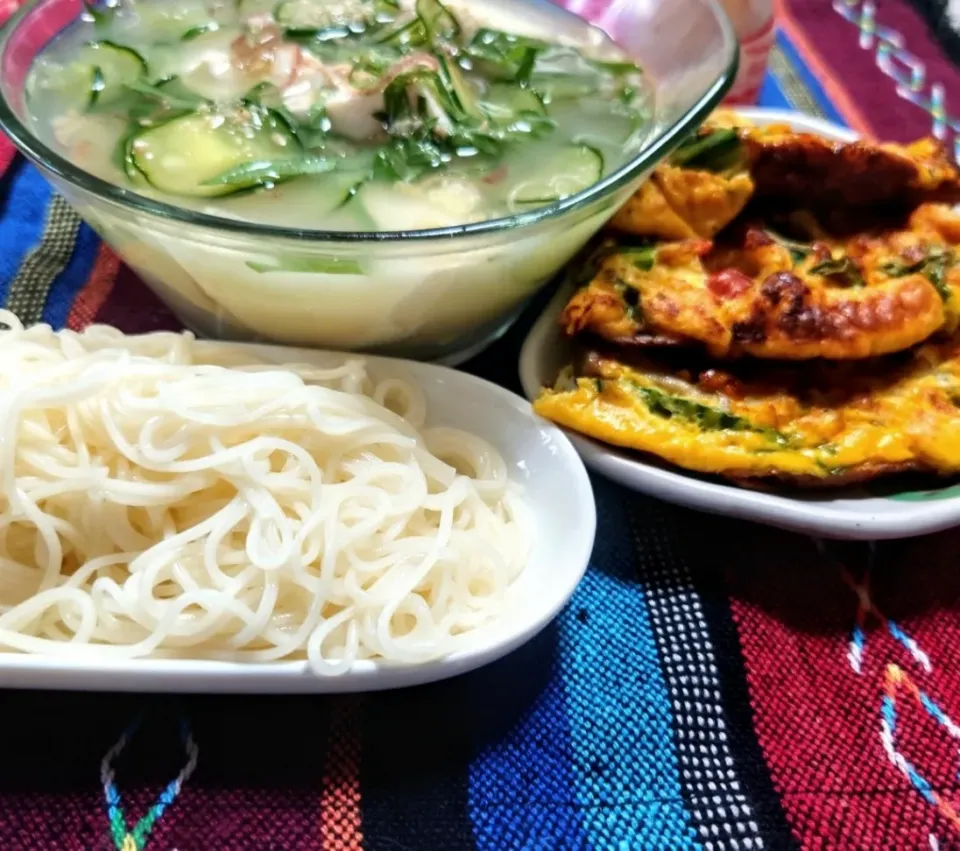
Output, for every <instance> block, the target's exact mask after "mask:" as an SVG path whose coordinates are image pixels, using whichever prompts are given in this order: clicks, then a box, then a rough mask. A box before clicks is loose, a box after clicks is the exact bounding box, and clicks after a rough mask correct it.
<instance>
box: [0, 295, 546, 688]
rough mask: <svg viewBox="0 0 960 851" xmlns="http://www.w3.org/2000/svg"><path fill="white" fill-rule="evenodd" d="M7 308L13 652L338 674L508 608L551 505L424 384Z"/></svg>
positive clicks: (9, 633)
mask: <svg viewBox="0 0 960 851" xmlns="http://www.w3.org/2000/svg"><path fill="white" fill-rule="evenodd" d="M0 321H2V322H3V323H5V324H6V325H7V326H8V327H9V330H7V331H0V650H8V651H23V652H27V653H40V654H48V655H60V656H64V655H69V656H71V657H75V658H87V659H90V658H93V659H121V658H138V657H154V658H156V657H167V658H171V657H172V658H190V659H219V660H230V661H241V662H269V661H276V660H287V659H303V658H306V659H307V660H308V661H309V663H310V666H311V667H312V668H313V669H314V670H315V671H317V672H320V673H325V674H336V673H341V672H345V671H347V670H349V669H350V668H351V666H353V665H354V663H355V662H357V661H358V660H363V659H374V660H380V661H384V662H388V663H400V664H416V663H422V662H425V661H428V660H431V659H436V658H439V657H443V656H446V655H448V654H450V653H453V652H456V651H458V650H461V649H464V648H466V647H468V646H470V643H471V642H472V641H475V640H476V636H477V634H478V630H482V629H483V628H485V627H487V626H489V625H490V624H492V623H493V622H495V621H496V619H497V618H498V616H500V615H501V614H502V612H503V610H504V608H505V606H506V603H507V601H508V598H509V594H510V590H511V587H512V585H513V583H514V582H515V580H516V579H517V577H518V576H519V575H520V573H521V571H522V570H523V568H524V565H525V563H526V561H527V558H528V555H529V552H530V547H531V524H530V521H529V518H528V514H527V510H526V508H525V506H524V504H523V502H522V499H521V497H520V495H519V493H518V489H517V487H516V485H514V484H513V483H512V482H511V481H510V480H509V479H508V476H507V468H506V464H505V462H504V460H503V458H502V457H501V455H500V454H499V453H498V451H497V450H496V449H495V448H494V447H492V446H490V445H489V444H487V443H486V442H485V441H484V440H482V439H481V438H479V437H476V436H474V435H470V434H467V433H465V432H462V431H458V430H454V429H448V428H438V427H428V426H427V424H426V423H427V421H428V411H427V410H426V403H425V398H424V395H423V393H422V391H421V390H420V389H419V388H418V387H417V386H416V385H415V384H413V383H410V382H407V381H403V380H400V379H398V378H390V379H387V380H383V381H380V382H377V381H375V380H374V379H373V378H372V377H371V376H370V375H369V374H368V372H367V370H366V368H365V365H364V362H363V360H362V359H351V360H347V361H345V362H344V363H342V364H341V365H339V366H337V367H335V368H329V369H320V368H317V367H312V366H296V365H284V366H278V365H275V364H262V363H261V364H250V359H251V356H250V355H249V354H248V353H246V352H244V351H243V350H242V349H238V348H232V347H229V346H224V345H223V344H205V343H202V342H198V341H196V340H194V339H193V337H192V336H191V335H189V334H172V333H154V334H147V335H142V336H125V335H123V334H122V333H120V332H119V331H117V330H115V329H112V328H107V327H103V326H94V327H91V328H88V329H87V330H86V331H84V332H81V333H75V332H71V331H61V332H54V331H52V330H51V329H50V328H49V327H48V326H45V325H39V326H34V327H31V328H23V326H22V325H21V324H20V322H19V321H18V320H17V318H16V317H15V316H14V315H13V314H11V313H9V312H7V311H0Z"/></svg>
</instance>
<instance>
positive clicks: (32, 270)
mask: <svg viewBox="0 0 960 851" xmlns="http://www.w3.org/2000/svg"><path fill="white" fill-rule="evenodd" d="M79 230H80V217H79V216H78V215H77V214H76V213H75V212H74V211H73V208H72V207H70V205H69V204H68V203H67V202H66V201H65V200H64V199H63V198H62V197H61V196H60V195H58V194H57V193H56V192H54V193H52V194H51V196H50V206H49V207H48V208H47V220H46V222H45V223H44V226H43V235H42V236H41V237H40V241H39V242H38V243H37V244H36V245H35V246H33V248H31V249H30V251H29V253H28V254H27V256H26V257H24V259H23V263H21V265H20V268H19V270H17V274H16V275H15V276H14V278H13V281H12V282H11V283H10V291H9V293H8V294H7V303H6V308H7V310H10V311H12V312H13V313H15V314H16V315H17V317H18V318H19V319H20V321H21V322H22V323H23V324H24V325H33V324H34V323H36V322H39V321H40V320H41V319H42V318H43V308H44V306H45V305H46V303H47V296H48V295H49V294H50V288H51V287H52V286H53V282H54V281H55V280H56V279H57V277H58V276H59V275H60V274H61V273H62V272H63V270H64V269H66V268H67V264H68V263H69V262H70V258H71V257H72V256H73V252H74V250H75V249H76V246H77V233H78V231H79Z"/></svg>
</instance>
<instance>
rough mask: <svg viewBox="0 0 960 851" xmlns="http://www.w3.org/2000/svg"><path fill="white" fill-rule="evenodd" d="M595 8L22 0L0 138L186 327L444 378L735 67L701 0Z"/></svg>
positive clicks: (585, 233)
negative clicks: (359, 356) (412, 362)
mask: <svg viewBox="0 0 960 851" xmlns="http://www.w3.org/2000/svg"><path fill="white" fill-rule="evenodd" d="M248 4H249V5H248ZM587 7H588V8H591V7H592V8H594V9H598V7H602V8H599V9H598V10H597V11H596V12H595V13H594V15H593V20H592V21H591V22H590V23H589V24H588V23H587V22H585V21H584V19H582V18H580V17H578V16H576V15H573V14H571V13H569V12H567V11H565V10H563V9H561V8H559V7H558V6H556V5H554V4H552V3H550V2H546V0H457V2H450V3H446V4H441V3H439V2H437V0H280V2H274V0H120V2H119V4H116V5H114V6H85V5H84V4H83V3H82V2H81V0H33V2H30V3H28V4H27V5H26V6H24V7H23V8H22V9H21V10H20V11H19V12H18V13H17V14H16V15H15V16H14V17H13V18H12V19H11V20H10V21H9V22H8V23H7V25H6V26H5V27H4V28H3V30H2V32H0V127H2V129H3V130H4V131H5V132H6V133H7V134H8V135H9V136H10V137H11V138H12V139H13V141H14V142H15V143H16V145H17V146H18V147H19V149H20V150H21V151H22V152H23V153H24V154H26V156H27V157H29V158H30V159H31V160H32V161H33V162H34V163H35V164H36V165H37V166H38V167H39V168H40V169H41V171H42V172H43V173H44V175H45V176H46V177H47V178H48V179H49V180H50V181H51V183H52V184H53V186H54V187H55V188H56V189H57V190H58V191H59V192H60V193H62V194H63V195H64V197H65V198H66V199H67V200H68V201H69V202H70V203H71V204H72V205H73V207H74V208H75V209H76V210H77V211H78V213H79V214H80V215H81V216H82V217H83V218H84V219H85V220H86V221H87V222H88V223H89V224H90V225H91V226H92V227H93V228H94V229H95V230H96V231H97V232H98V233H99V234H100V235H101V236H102V237H103V238H104V240H106V242H108V243H109V244H110V246H111V247H112V248H113V249H114V250H115V251H116V252H117V253H118V254H119V255H120V257H121V258H122V260H123V261H124V262H125V263H127V264H128V265H129V266H131V267H132V268H133V269H134V270H135V271H136V272H137V273H138V274H139V275H140V276H141V277H142V279H143V280H144V281H145V282H146V283H147V284H148V285H149V286H150V287H151V288H152V289H153V290H154V291H155V292H156V293H157V295H158V296H159V297H160V298H161V299H163V301H164V302H166V303H167V304H168V305H169V306H170V307H171V308H172V310H173V311H174V312H175V313H176V314H177V315H178V316H179V317H180V319H181V320H182V321H183V323H184V324H185V325H186V326H187V327H189V328H191V329H192V330H194V331H195V332H197V333H198V334H199V335H201V336H207V337H214V338H221V339H231V340H242V341H259V342H271V343H279V344H288V345H298V346H309V347H321V348H332V349H345V350H362V351H368V352H377V353H384V354H391V355H396V356H402V357H413V358H419V359H441V360H446V361H448V362H451V361H453V362H455V361H457V360H459V359H462V358H464V357H465V356H467V355H468V354H469V353H471V352H473V351H476V350H477V349H479V348H480V347H482V346H483V345H485V344H486V343H487V342H489V341H491V340H492V339H494V338H495V337H496V336H497V335H498V334H499V333H501V332H502V331H503V330H504V329H505V328H506V327H507V326H508V325H509V324H510V322H511V321H512V320H513V319H514V318H515V317H516V316H517V314H518V313H519V312H520V310H521V309H522V308H523V305H524V303H525V302H526V301H527V300H528V299H529V298H530V296H531V295H533V294H534V293H535V292H536V291H537V290H538V289H539V288H540V287H542V286H543V285H544V284H546V283H547V282H548V281H550V280H551V278H553V277H554V276H555V274H556V273H557V271H558V270H559V269H560V268H561V267H562V266H563V265H564V264H565V263H566V262H567V261H568V260H569V259H570V258H571V257H572V256H573V255H574V254H575V253H576V252H577V251H578V250H579V249H580V248H581V247H582V246H583V245H584V243H585V242H586V241H587V240H588V239H589V238H590V237H591V236H593V235H594V234H595V233H596V231H597V230H598V229H599V228H600V227H601V226H602V225H603V224H604V222H605V221H606V220H607V219H608V218H610V216H611V215H613V213H614V212H615V211H616V209H617V208H618V207H619V206H620V205H621V204H622V203H623V202H624V201H625V200H626V199H627V198H628V197H629V196H630V194H631V193H632V192H633V191H634V190H635V189H636V188H637V186H638V184H639V183H640V182H641V181H642V180H643V179H644V177H645V176H646V175H648V174H649V172H650V171H651V170H652V169H653V167H654V166H655V165H656V164H657V163H658V162H659V161H660V160H661V159H663V157H665V156H666V155H667V154H669V152H670V151H671V150H672V149H673V148H674V147H675V146H676V145H677V144H679V143H680V142H681V141H682V140H683V139H684V137H685V136H687V135H688V134H689V133H690V132H692V131H693V130H694V129H695V128H696V127H697V125H698V124H699V123H700V122H701V121H702V120H703V118H704V117H705V116H706V115H707V114H708V113H709V112H710V110H711V109H712V108H713V107H714V106H715V105H716V104H718V103H719V102H720V100H721V98H722V97H723V95H724V93H725V92H726V90H727V89H728V88H729V86H730V85H731V83H732V81H733V78H734V76H735V74H736V66H737V44H736V39H735V36H734V35H733V32H732V30H731V27H730V24H729V21H728V20H727V18H726V16H725V15H724V13H723V12H722V11H721V10H720V8H719V7H718V5H717V4H716V3H715V2H713V0H671V2H669V3H664V2H653V0H643V2H612V3H601V4H596V3H591V4H587ZM584 14H585V15H586V17H590V14H589V12H585V13H584ZM238 28H239V29H238ZM634 63H635V64H636V66H639V68H640V69H641V70H642V74H638V73H637V69H636V68H635V67H634Z"/></svg>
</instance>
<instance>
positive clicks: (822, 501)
mask: <svg viewBox="0 0 960 851" xmlns="http://www.w3.org/2000/svg"><path fill="white" fill-rule="evenodd" d="M739 112H740V113H741V114H742V115H744V116H745V117H747V118H749V119H751V120H752V121H754V122H755V123H757V124H772V123H781V122H782V123H786V124H790V125H792V126H793V127H794V128H795V129H797V130H803V131H809V132H812V133H818V134H820V135H822V136H826V137H829V138H834V139H838V140H843V141H849V140H852V139H855V138H856V134H854V133H852V132H851V131H850V130H847V129H845V128H843V127H839V126H837V125H834V124H830V123H829V122H826V121H821V120H820V119H817V118H811V117H809V116H805V115H801V114H798V113H792V112H785V111H783V110H772V109H762V108H756V109H743V110H739ZM568 296H569V293H568V292H567V291H561V292H559V293H558V294H557V296H556V297H555V298H554V299H553V301H552V302H551V303H550V305H549V306H548V307H547V309H546V310H545V311H544V313H543V315H542V316H541V317H540V318H539V319H538V321H537V323H536V324H535V325H534V326H533V328H532V329H531V331H530V334H529V336H528V337H527V339H526V341H525V343H524V345H523V349H522V350H521V353H520V380H521V382H522V384H523V389H524V392H525V393H526V395H527V397H528V398H530V399H533V398H535V396H536V395H537V393H538V392H539V389H540V387H541V386H543V385H544V384H552V383H553V381H554V380H555V378H556V375H557V373H558V372H559V370H560V369H561V368H562V367H563V366H565V365H566V364H567V363H569V358H568V350H567V349H566V348H565V344H564V342H563V340H562V338H561V335H560V333H559V326H558V324H557V319H558V317H559V315H560V312H561V311H562V309H563V306H564V304H565V303H566V300H567V298H568ZM570 438H571V440H572V441H573V444H574V446H576V448H577V451H578V452H579V453H580V455H581V457H582V458H583V460H584V461H585V462H586V464H587V466H588V467H590V468H592V469H593V470H596V471H597V472H598V473H601V474H603V475H605V476H608V477H609V478H611V479H613V480H614V481H616V482H619V483H620V484H622V485H625V486H626V487H628V488H632V489H633V490H636V491H640V492H641V493H645V494H649V495H650V496H654V497H657V498H659V499H663V500H665V501H667V502H672V503H675V504H677V505H684V506H687V507H689V508H695V509H698V510H700V511H707V512H710V513H713V514H722V515H727V516H730V517H738V518H741V519H745V520H754V521H756V522H759V523H765V524H768V525H770V526H777V527H780V528H783V529H789V530H792V531H796V532H803V533H806V534H810V535H816V536H819V537H824V538H839V539H848V540H880V539H889V538H907V537H912V536H915V535H923V534H927V533H930V532H937V531H940V530H941V529H946V528H950V527H952V526H957V525H960V486H954V487H950V486H944V487H942V488H941V489H939V490H933V491H929V492H909V493H901V494H895V495H892V496H875V495H871V494H869V493H867V492H865V491H863V490H860V489H854V488H847V489H843V490H840V491H836V492H830V491H826V492H820V493H804V492H802V491H801V492H793V493H790V494H783V495H781V494H777V493H764V492H760V491H752V490H745V489H743V488H740V487H736V486H733V485H729V484H724V483H723V482H720V481H717V480H711V479H708V478H701V477H698V476H696V475H694V474H690V473H684V472H682V471H680V470H678V469H677V468H675V467H671V466H668V465H667V464H660V463H658V462H657V461H656V460H654V459H653V458H652V457H650V456H641V455H640V454H639V453H631V452H628V451H624V450H621V449H617V448H615V447H612V446H608V445H606V444H602V443H599V442H597V441H594V440H591V439H589V438H585V437H582V436H580V435H576V434H573V433H571V434H570Z"/></svg>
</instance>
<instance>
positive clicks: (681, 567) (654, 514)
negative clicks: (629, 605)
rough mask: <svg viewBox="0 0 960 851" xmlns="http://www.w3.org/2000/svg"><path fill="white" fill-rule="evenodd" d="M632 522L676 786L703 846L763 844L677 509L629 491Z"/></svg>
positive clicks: (721, 850)
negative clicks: (731, 732)
mask: <svg viewBox="0 0 960 851" xmlns="http://www.w3.org/2000/svg"><path fill="white" fill-rule="evenodd" d="M630 508H631V518H630V522H631V527H632V530H633V538H634V541H635V545H636V556H637V570H638V575H639V579H640V582H641V584H642V586H643V589H644V593H645V595H646V601H647V612H648V615H649V618H650V627H651V629H652V631H653V635H654V639H655V641H656V644H657V653H658V655H659V663H660V670H661V672H662V673H663V678H664V683H665V685H666V687H667V691H668V693H669V698H670V710H671V711H670V722H671V726H672V729H673V738H674V747H675V752H676V758H677V769H678V773H679V777H680V788H681V792H682V794H683V799H684V803H685V804H686V809H687V811H688V813H689V815H690V822H691V826H692V827H693V830H694V831H695V832H696V836H697V840H698V841H699V843H700V845H701V847H703V848H704V849H706V851H741V849H744V848H767V847H770V846H769V845H768V844H767V841H766V839H767V837H766V835H765V834H764V832H763V827H762V826H761V824H760V822H759V821H758V819H757V814H756V811H755V809H754V807H753V804H752V802H751V800H750V799H749V798H748V796H747V794H746V793H745V783H744V778H743V777H742V776H741V772H740V770H739V768H738V766H737V764H736V758H735V754H734V752H733V748H732V746H731V742H730V737H729V735H728V733H727V726H728V723H729V722H728V719H727V717H726V712H725V711H724V705H723V698H722V693H721V685H720V679H721V675H720V669H719V666H718V664H717V659H716V656H717V653H718V651H717V649H716V648H715V647H714V646H713V645H712V644H711V642H710V635H709V632H708V630H707V625H706V621H705V617H704V613H703V606H702V605H701V601H700V599H699V595H698V593H697V589H696V588H695V586H694V582H693V577H692V573H691V570H690V567H689V562H688V560H687V557H686V553H685V552H684V549H683V546H682V545H681V543H680V542H681V540H682V538H683V536H684V534H685V533H684V530H685V529H687V528H690V527H691V526H692V524H690V526H688V525H687V524H686V523H681V522H680V520H681V519H682V520H685V519H686V518H684V517H683V516H682V515H681V514H680V513H679V511H678V510H677V509H675V508H672V507H669V506H666V505H663V504H661V503H656V502H653V501H651V500H649V499H647V498H645V497H634V498H633V499H632V500H631V502H630Z"/></svg>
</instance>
